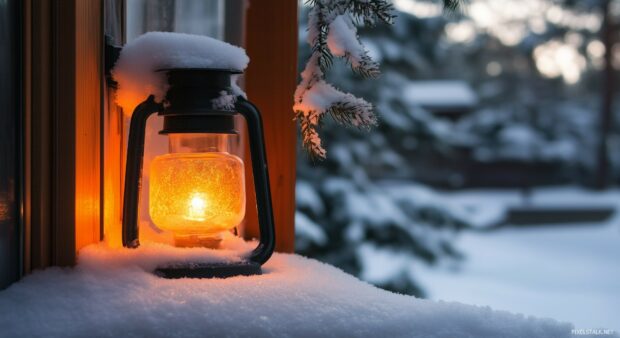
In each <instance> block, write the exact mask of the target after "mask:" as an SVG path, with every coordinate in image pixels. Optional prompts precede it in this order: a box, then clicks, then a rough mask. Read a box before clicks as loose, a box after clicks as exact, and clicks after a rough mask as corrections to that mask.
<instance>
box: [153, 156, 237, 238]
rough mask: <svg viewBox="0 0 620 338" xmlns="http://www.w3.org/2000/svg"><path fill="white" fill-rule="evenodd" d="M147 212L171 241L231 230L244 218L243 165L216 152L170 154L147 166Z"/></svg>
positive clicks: (232, 157)
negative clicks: (165, 231) (148, 183)
mask: <svg viewBox="0 0 620 338" xmlns="http://www.w3.org/2000/svg"><path fill="white" fill-rule="evenodd" d="M149 198H150V199H149V212H150V215H151V219H152V220H153V222H154V223H155V225H157V226H158V227H159V228H161V229H163V230H167V231H172V232H173V233H174V234H175V235H176V236H190V235H192V236H193V235H198V236H208V235H215V234H217V233H219V232H222V231H226V230H229V229H232V228H234V227H236V226H238V225H239V223H241V221H242V220H243V216H244V214H245V182H244V169H243V162H242V161H241V160H240V159H239V158H238V157H236V156H233V155H230V154H228V153H221V152H208V153H173V154H167V155H162V156H158V157H157V158H155V159H154V160H153V162H152V163H151V175H150V186H149Z"/></svg>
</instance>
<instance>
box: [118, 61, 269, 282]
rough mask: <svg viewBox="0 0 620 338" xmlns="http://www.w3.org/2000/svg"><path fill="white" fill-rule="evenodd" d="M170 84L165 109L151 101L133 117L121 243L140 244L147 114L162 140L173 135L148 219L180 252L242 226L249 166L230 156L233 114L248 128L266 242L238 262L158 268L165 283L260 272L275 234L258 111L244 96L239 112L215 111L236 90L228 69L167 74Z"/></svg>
mask: <svg viewBox="0 0 620 338" xmlns="http://www.w3.org/2000/svg"><path fill="white" fill-rule="evenodd" d="M161 71H162V72H165V73H166V75H167V77H168V84H169V85H170V87H169V89H168V92H167V93H166V99H165V102H166V105H165V106H164V105H162V104H158V103H156V102H155V100H154V97H153V96H150V97H149V98H148V99H147V100H145V101H144V102H142V103H141V104H139V105H138V106H137V107H136V109H135V110H134V112H133V115H132V116H131V124H130V127H129V141H128V148H127V168H126V172H125V192H124V204H123V245H124V246H125V247H129V248H135V247H138V246H139V245H140V243H139V241H138V234H139V227H138V205H139V198H140V196H139V194H140V186H141V180H142V163H143V156H144V143H145V128H146V121H147V119H148V118H149V116H151V115H153V114H154V113H158V114H159V115H160V116H163V118H164V127H163V130H161V131H160V134H164V135H168V140H169V150H170V153H168V154H165V155H162V156H158V157H156V158H155V159H154V160H153V162H152V164H151V168H150V187H149V214H150V215H151V219H152V220H153V222H154V223H155V225H156V226H157V227H159V228H160V229H163V230H167V231H170V232H172V233H173V234H174V237H175V245H176V246H202V247H217V245H218V244H219V241H221V235H222V232H225V231H230V230H231V229H233V228H235V227H237V226H238V225H239V224H240V222H241V221H242V220H243V218H244V215H245V181H244V180H245V178H244V167H243V161H242V160H241V159H240V158H238V157H237V156H235V155H233V154H231V153H230V152H229V151H230V144H231V142H232V141H234V140H235V139H236V138H237V137H238V135H237V131H236V130H235V126H234V116H235V115H236V114H241V115H242V116H243V117H244V118H245V120H246V122H247V126H248V136H249V141H250V153H251V158H252V173H253V176H254V189H255V191H256V207H257V211H258V222H259V224H258V225H259V230H260V240H259V244H258V246H257V247H256V248H255V249H254V250H253V251H252V252H251V253H250V255H249V256H248V257H247V258H245V260H243V261H241V262H237V263H210V264H207V263H187V264H176V265H173V266H165V267H159V268H158V269H157V270H156V274H158V275H160V276H162V277H166V278H183V277H193V278H211V277H221V278H223V277H229V276H236V275H253V274H260V273H261V265H262V264H263V263H265V262H266V261H267V260H268V259H269V257H270V256H271V254H272V253H273V250H274V245H275V230H274V224H273V211H272V207H271V193H270V190H269V174H268V172H267V158H266V153H265V144H264V139H263V127H262V121H261V116H260V112H259V110H258V108H256V106H254V105H253V104H252V103H251V102H249V101H247V100H246V99H244V98H243V97H237V99H236V101H235V104H234V107H230V109H228V108H223V107H220V105H218V106H217V107H216V106H214V100H215V99H217V98H219V97H220V95H221V92H223V91H224V92H230V90H231V88H230V87H231V77H232V75H234V74H240V73H241V72H240V71H236V70H228V69H204V68H200V69H198V68H174V69H164V70H161Z"/></svg>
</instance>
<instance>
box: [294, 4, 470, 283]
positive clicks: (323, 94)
mask: <svg viewBox="0 0 620 338" xmlns="http://www.w3.org/2000/svg"><path fill="white" fill-rule="evenodd" d="M309 5H310V8H307V15H308V28H307V36H306V39H305V41H307V42H308V43H309V45H310V46H311V49H310V50H308V49H305V50H306V51H307V52H306V53H303V52H302V53H301V57H302V58H304V59H305V58H307V60H308V62H307V63H306V65H305V68H304V70H303V71H302V82H301V83H300V85H299V87H298V90H297V93H296V97H295V100H296V101H295V110H296V114H297V119H298V120H299V122H300V126H301V132H302V138H303V145H304V147H305V148H306V150H308V152H309V153H310V156H308V158H304V157H303V156H302V157H300V160H299V163H298V176H299V178H298V183H297V209H298V211H297V214H296V229H297V230H296V232H297V238H298V240H297V248H298V251H299V252H301V253H302V254H306V255H309V256H311V257H314V258H318V259H320V260H323V261H326V262H329V263H330V264H334V265H336V266H338V267H340V268H342V269H344V270H345V271H347V272H350V273H352V274H354V275H357V276H360V277H362V278H363V279H365V280H367V281H370V282H373V283H374V284H376V285H378V286H380V287H383V288H386V289H389V290H393V291H397V292H400V293H408V294H415V295H422V294H423V290H422V288H421V287H420V286H419V285H418V284H417V283H416V281H415V276H414V275H413V272H412V270H413V267H412V264H415V263H416V262H418V261H423V262H426V263H428V264H435V263H439V262H443V261H454V260H456V259H458V258H459V257H460V255H459V254H458V252H457V251H456V250H455V249H454V248H453V246H452V245H451V239H452V237H453V236H454V233H455V231H456V230H458V229H461V228H463V227H465V226H468V225H469V219H468V215H469V214H468V213H467V211H466V210H458V209H457V208H451V207H450V206H449V205H444V204H443V203H442V201H441V198H440V197H439V196H436V195H435V194H434V193H433V192H432V191H430V190H429V189H426V188H424V187H422V186H418V185H414V184H409V185H407V186H401V185H399V184H391V182H387V181H386V182H383V181H382V182H379V181H378V180H377V178H380V177H385V175H386V174H388V173H391V174H392V175H394V177H397V176H400V177H402V176H403V175H408V173H409V172H410V171H411V166H410V164H409V163H407V161H406V160H405V159H404V158H403V155H404V153H402V152H401V151H400V148H399V147H396V146H395V145H394V144H392V143H393V142H392V141H393V140H396V139H398V138H400V137H403V136H405V134H410V133H417V134H419V135H417V136H421V135H424V136H423V137H419V138H418V139H419V140H424V139H428V140H429V141H428V143H429V144H435V142H434V141H433V139H434V138H435V136H436V135H435V134H434V133H433V131H432V130H430V129H429V126H428V125H427V124H417V123H415V122H416V121H415V119H413V118H411V117H410V116H409V115H408V114H406V113H405V112H404V111H401V112H385V111H384V110H385V109H391V108H389V106H391V101H393V100H394V99H396V97H395V96H394V95H393V93H391V90H392V89H393V87H394V86H398V85H399V84H400V81H402V80H403V79H402V78H400V77H399V76H395V74H396V70H390V71H389V72H388V73H387V74H383V76H381V77H377V75H378V67H379V65H378V63H377V61H376V60H373V59H372V58H371V55H370V50H369V49H368V46H364V43H363V40H361V39H360V36H359V35H358V34H357V28H356V25H355V23H360V24H362V25H363V26H364V27H365V29H370V28H371V27H373V26H374V23H376V22H377V21H382V22H383V23H384V24H383V25H379V26H376V27H375V28H373V30H374V29H383V30H386V29H387V30H392V29H394V30H397V29H398V27H401V26H400V25H401V24H402V23H399V22H398V21H397V23H396V26H390V25H389V24H390V23H392V21H393V19H394V16H393V10H392V8H391V6H390V5H389V3H388V2H386V1H369V2H366V1H340V2H339V1H313V2H310V3H309ZM446 5H447V6H453V5H454V3H453V2H447V3H446ZM387 27H393V28H387ZM304 29H305V27H304ZM302 40H304V39H302ZM334 57H340V58H343V59H344V62H341V63H338V62H337V60H334ZM351 70H352V71H351ZM364 78H372V79H370V80H366V81H364V80H363V79H364ZM328 81H332V83H337V86H338V87H339V88H342V89H336V87H335V86H334V85H333V84H330V83H329V82H328ZM354 87H357V90H356V92H357V93H361V94H363V95H362V96H363V97H364V99H361V98H358V97H356V96H354V95H352V94H349V93H348V92H352V91H353V89H354ZM362 88H363V89H362ZM365 99H368V100H369V101H371V102H377V107H378V109H379V110H380V111H381V114H382V116H383V117H384V118H385V119H386V121H389V122H388V123H387V124H385V123H383V124H381V125H380V126H379V127H378V128H376V129H371V130H370V131H369V130H365V128H364V127H370V126H374V125H375V123H376V118H375V116H374V114H373V111H372V105H371V104H370V103H368V101H366V100H365ZM384 106H385V107H384ZM326 116H331V117H333V119H332V120H331V121H326V120H324V117H326ZM319 125H322V126H323V127H324V128H322V129H321V136H320V137H319V136H318V132H317V127H318V126H319ZM342 125H345V126H353V127H357V128H346V129H345V128H342V127H341V126H342ZM414 129H416V131H413V130H414ZM390 133H392V134H393V135H390ZM394 133H395V134H394ZM412 135H413V134H412ZM414 137H415V136H414ZM321 138H322V139H324V140H325V143H324V144H323V143H321ZM423 142H424V141H423ZM324 145H325V146H326V147H327V149H328V152H326V151H325V149H324V148H323V146H324ZM326 155H327V156H326ZM316 157H319V158H323V159H324V160H323V161H321V162H320V163H314V161H313V159H315V158H316ZM377 257H379V260H377ZM380 257H392V258H394V261H393V262H391V263H390V264H391V265H392V266H393V268H390V269H388V270H389V272H388V273H387V274H381V275H377V274H376V273H374V271H375V269H376V268H377V267H378V265H377V264H382V263H381V261H380Z"/></svg>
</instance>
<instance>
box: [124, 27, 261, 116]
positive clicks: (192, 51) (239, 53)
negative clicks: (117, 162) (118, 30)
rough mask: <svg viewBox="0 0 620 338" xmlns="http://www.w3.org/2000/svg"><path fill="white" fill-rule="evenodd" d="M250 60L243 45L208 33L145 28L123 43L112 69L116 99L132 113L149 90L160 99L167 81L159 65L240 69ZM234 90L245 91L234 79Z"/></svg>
mask: <svg viewBox="0 0 620 338" xmlns="http://www.w3.org/2000/svg"><path fill="white" fill-rule="evenodd" d="M249 61H250V59H249V58H248V56H247V55H246V53H245V50H244V49H243V48H240V47H237V46H233V45H231V44H229V43H226V42H223V41H220V40H217V39H213V38H210V37H207V36H202V35H192V34H184V33H171V32H148V33H146V34H144V35H142V36H139V37H138V38H136V39H135V40H133V41H131V42H130V43H128V44H127V45H125V46H124V47H123V49H122V51H121V54H120V57H119V59H118V61H117V62H116V64H115V66H114V68H113V69H112V76H113V78H114V80H115V81H116V82H117V83H118V91H117V94H116V102H117V104H118V105H120V106H121V107H123V109H124V111H125V112H126V113H127V114H131V113H132V112H133V110H134V108H135V107H136V106H137V105H138V104H139V103H140V102H142V101H144V100H145V99H146V98H147V97H148V96H149V95H151V94H152V95H155V100H156V101H157V102H161V101H162V100H163V99H164V97H165V94H166V91H167V89H168V83H167V81H166V78H165V75H164V73H163V72H157V70H159V69H165V68H221V69H235V70H239V71H242V70H244V69H245V68H246V67H247V65H248V63H249ZM233 80H236V78H235V79H233ZM233 82H236V81H233ZM233 93H234V94H235V95H245V94H243V92H242V91H241V89H240V88H239V87H238V86H237V85H236V83H233ZM222 102H223V103H226V102H227V101H225V100H224V101H222Z"/></svg>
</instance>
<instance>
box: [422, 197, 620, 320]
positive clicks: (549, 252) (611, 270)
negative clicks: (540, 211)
mask: <svg viewBox="0 0 620 338" xmlns="http://www.w3.org/2000/svg"><path fill="white" fill-rule="evenodd" d="M449 198H451V199H452V200H453V201H470V202H472V203H474V202H476V203H478V204H487V202H488V204H487V205H493V206H495V207H501V206H504V207H505V206H509V205H520V204H521V203H522V201H521V197H520V196H519V194H518V192H515V191H464V192H459V193H455V194H450V196H449ZM530 203H531V204H532V205H534V206H553V205H556V206H557V205H564V206H569V207H570V206H571V205H572V206H581V207H584V206H618V204H620V193H619V192H618V191H609V192H602V193H601V192H585V191H579V190H577V189H573V188H560V189H542V190H538V191H535V192H534V193H533V195H532V198H531V200H530ZM616 210H618V209H616ZM456 247H457V248H459V249H460V250H461V251H462V252H463V253H464V254H465V256H466V257H465V260H464V261H463V263H462V264H461V265H460V266H459V268H458V270H455V269H454V268H451V267H442V268H428V267H425V266H420V265H416V266H415V268H414V269H413V273H414V274H415V276H416V278H418V280H419V281H420V282H421V284H422V285H423V286H424V287H425V289H426V291H427V292H428V294H429V296H430V298H431V299H435V300H440V299H441V300H446V301H458V302H463V303H467V304H477V305H488V306H491V307H492V308H494V309H506V310H510V311H513V312H518V313H527V314H531V315H535V316H539V317H552V318H556V319H558V320H563V321H569V322H572V323H574V325H575V327H576V328H609V329H614V330H616V332H618V331H620V310H619V308H618V304H620V263H619V262H620V217H619V216H618V214H617V213H616V215H615V217H613V218H612V219H610V220H609V221H608V222H605V223H602V224H566V225H559V224H555V225H541V226H528V227H506V228H502V229H499V230H494V231H489V232H465V233H463V234H461V236H459V237H458V239H457V241H456Z"/></svg>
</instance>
